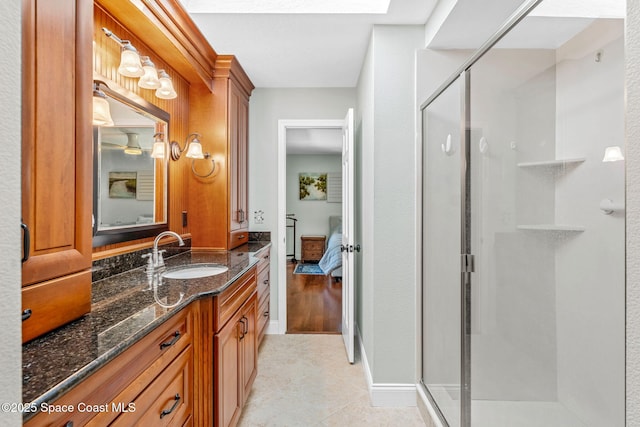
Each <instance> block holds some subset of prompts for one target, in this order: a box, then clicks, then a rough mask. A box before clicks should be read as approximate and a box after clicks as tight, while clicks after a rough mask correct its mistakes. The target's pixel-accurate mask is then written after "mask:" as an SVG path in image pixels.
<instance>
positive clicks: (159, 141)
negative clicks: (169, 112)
mask: <svg viewBox="0 0 640 427" xmlns="http://www.w3.org/2000/svg"><path fill="white" fill-rule="evenodd" d="M153 140H154V142H153V149H152V150H151V157H152V158H154V159H164V157H165V154H166V150H165V145H166V144H165V142H164V133H162V132H158V133H156V134H154V135H153Z"/></svg>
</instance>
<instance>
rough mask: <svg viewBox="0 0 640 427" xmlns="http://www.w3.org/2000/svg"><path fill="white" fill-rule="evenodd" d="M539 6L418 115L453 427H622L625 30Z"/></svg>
mask: <svg viewBox="0 0 640 427" xmlns="http://www.w3.org/2000/svg"><path fill="white" fill-rule="evenodd" d="M578 3H580V2H577V3H576V5H577V4H578ZM542 4H544V2H542ZM536 5H537V2H535V1H533V2H529V3H528V5H527V8H525V9H522V11H521V12H519V14H518V15H517V16H516V17H515V18H514V19H513V20H512V21H511V22H510V23H508V25H505V27H504V29H503V30H501V31H500V32H499V33H497V34H496V36H494V38H492V39H491V40H489V41H488V42H487V43H486V44H485V45H484V47H483V48H482V49H481V50H479V51H477V52H476V53H474V54H473V55H472V56H471V57H470V59H469V60H468V61H467V62H466V63H465V64H463V65H462V66H461V67H460V68H459V70H458V71H456V72H455V73H454V75H453V76H452V77H451V78H450V79H449V81H450V82H451V83H450V84H449V85H447V83H446V82H445V83H444V84H443V85H442V86H441V88H440V89H439V90H437V91H436V92H435V93H434V95H432V97H431V98H429V99H428V100H427V101H426V102H425V103H424V104H423V106H422V121H423V125H422V128H423V143H422V253H421V256H422V316H423V317H422V337H423V338H422V339H423V341H422V382H423V384H424V388H425V391H426V395H427V397H428V398H429V400H430V403H431V406H433V407H434V410H435V411H436V412H439V414H438V415H439V417H440V419H441V420H442V421H443V424H445V425H448V426H456V427H538V426H544V427H565V426H571V427H600V426H607V427H609V426H611V427H623V426H624V425H625V371H624V369H625V285H626V283H625V214H624V199H625V192H624V191H625V182H624V174H625V170H624V158H623V157H622V156H617V157H614V158H610V157H608V155H606V154H605V153H608V152H609V151H610V149H611V148H614V147H615V146H617V147H616V148H620V147H621V146H623V145H624V117H625V110H624V91H625V88H624V64H625V60H624V52H625V44H624V20H622V19H611V18H610V17H609V16H610V12H607V13H606V14H605V16H607V19H594V17H592V16H591V17H589V18H588V19H587V18H585V17H584V16H582V14H581V13H582V12H581V13H578V12H576V14H575V16H571V13H572V12H571V11H565V12H564V15H563V16H562V17H553V16H552V17H550V16H546V15H547V14H548V13H550V12H549V11H548V10H547V11H546V12H544V11H543V12H541V13H540V14H538V15H535V14H534V15H533V16H531V17H529V16H525V15H526V14H528V13H529V12H530V11H531V10H533V9H530V8H533V7H536ZM574 6H575V5H574ZM570 12H571V13H570ZM530 18H531V19H530ZM560 35H561V36H562V37H560ZM551 36H557V39H553V40H551V39H552V37H551ZM543 42H544V43H543ZM439 54H440V55H445V54H444V53H442V52H439ZM430 65H431V64H430ZM443 88H446V89H443Z"/></svg>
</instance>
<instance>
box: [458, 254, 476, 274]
mask: <svg viewBox="0 0 640 427" xmlns="http://www.w3.org/2000/svg"><path fill="white" fill-rule="evenodd" d="M460 264H461V265H460V270H461V271H462V272H463V273H473V272H475V257H474V256H473V255H471V254H462V255H460Z"/></svg>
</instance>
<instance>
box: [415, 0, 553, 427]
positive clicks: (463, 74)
mask: <svg viewBox="0 0 640 427" xmlns="http://www.w3.org/2000/svg"><path fill="white" fill-rule="evenodd" d="M543 1H544V0H528V1H526V2H524V3H523V4H522V5H521V6H520V7H519V8H518V9H517V10H516V11H515V12H514V13H513V14H512V15H511V16H510V17H509V18H508V19H507V20H506V22H505V23H504V24H503V25H502V26H501V27H500V28H499V29H498V30H497V31H496V32H495V33H494V34H493V36H491V37H490V38H489V39H488V40H487V41H486V42H485V43H484V44H483V45H482V46H480V48H478V50H476V51H475V52H474V53H473V54H472V55H471V57H470V58H469V59H468V60H467V61H466V62H464V63H463V64H462V65H461V66H460V67H459V68H458V69H457V70H456V71H455V72H454V73H453V74H451V76H450V77H449V78H448V79H447V80H445V82H444V83H442V84H441V85H440V86H439V87H438V88H437V89H436V90H435V91H434V93H433V94H432V95H431V96H429V98H427V100H426V101H425V102H423V103H422V104H421V105H420V108H419V112H420V117H421V121H422V123H421V130H422V137H423V138H424V135H425V129H424V126H425V124H424V121H423V117H424V110H425V109H426V108H427V107H428V106H429V105H431V103H432V102H434V101H435V100H436V99H437V98H438V97H439V96H440V95H441V94H442V93H443V92H444V91H445V90H447V89H448V88H449V87H450V86H451V85H453V84H454V83H456V80H458V79H460V81H459V82H457V83H458V84H460V85H461V90H460V91H461V98H462V99H461V107H462V108H461V111H460V125H461V133H460V134H461V136H462V141H461V144H460V157H461V167H460V174H461V176H460V192H461V193H460V211H461V212H460V213H461V215H460V217H461V224H460V237H461V242H460V243H461V246H460V252H461V253H460V287H461V292H460V313H461V322H460V352H461V357H460V427H471V289H472V288H471V286H472V273H473V272H474V255H473V254H472V253H471V250H472V248H471V166H470V165H471V150H470V147H471V111H470V110H471V96H470V91H471V76H472V70H471V68H472V66H473V65H474V64H475V63H476V62H477V61H478V60H479V59H480V58H482V57H483V56H484V54H486V53H487V52H488V51H489V50H490V49H491V48H492V47H493V46H494V45H495V44H496V43H498V42H499V41H500V40H501V39H502V38H503V37H504V36H505V35H506V34H507V33H508V32H509V31H511V29H513V28H514V27H515V26H516V25H518V24H519V23H520V21H522V20H523V19H524V18H525V17H526V16H527V15H528V14H529V13H530V12H531V11H532V10H533V9H534V8H535V7H536V6H538V5H539V4H540V3H541V2H543ZM423 143H424V140H421V147H422V144H423ZM422 156H423V154H422V148H421V151H420V166H421V168H420V171H421V173H422V171H424V158H422ZM422 180H424V176H422V178H421V182H422ZM421 185H422V184H421ZM423 191H424V187H423V186H422V187H421V189H420V193H421V195H422V192H423ZM422 199H423V198H422ZM422 199H421V200H422ZM417 205H418V206H419V209H420V212H419V215H418V216H419V218H421V224H423V221H424V212H423V211H422V203H419V204H417ZM421 230H422V236H424V227H422V225H421ZM423 247H424V242H421V245H420V248H419V252H420V253H419V254H418V257H419V259H420V260H421V259H422V248H423ZM420 274H421V277H420V286H421V289H422V288H423V275H422V272H421V271H420ZM421 304H422V310H421V325H423V324H424V323H423V322H424V291H422V292H421ZM424 341H425V334H424V331H422V333H421V348H424V344H425V343H424ZM423 363H424V358H423V356H422V355H421V361H420V366H421V372H420V386H421V387H422V389H423V391H424V392H425V395H426V396H427V398H428V400H429V402H430V404H431V405H432V406H433V408H434V409H435V412H436V413H437V415H438V417H439V418H440V421H441V422H442V423H443V425H445V426H448V425H449V424H448V422H447V420H446V418H445V416H444V414H443V413H442V411H441V410H440V408H439V407H438V405H437V403H436V401H435V399H434V398H433V396H432V395H431V393H430V391H429V388H428V387H427V386H426V384H425V383H424V371H425V370H424V366H422V365H423Z"/></svg>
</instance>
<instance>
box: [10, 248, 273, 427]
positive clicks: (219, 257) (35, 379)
mask: <svg viewBox="0 0 640 427" xmlns="http://www.w3.org/2000/svg"><path fill="white" fill-rule="evenodd" d="M269 245H270V243H269V242H253V243H249V244H246V245H243V246H241V247H239V248H237V249H234V250H231V251H228V252H227V251H218V252H198V251H195V250H194V251H187V252H184V253H182V254H179V255H176V256H172V257H170V258H166V259H165V264H166V267H167V268H172V267H178V266H182V265H189V264H194V263H214V264H219V265H224V266H227V267H228V268H229V270H228V271H226V272H225V273H222V274H218V275H216V276H210V277H203V278H200V279H189V280H181V279H175V280H170V279H166V278H161V279H159V280H158V279H157V278H156V283H157V284H158V285H157V286H156V287H155V292H154V286H153V284H152V283H151V282H152V281H151V280H150V279H149V278H148V276H147V274H146V272H145V269H144V268H136V269H134V270H130V271H127V272H125V273H121V274H118V275H115V276H112V277H108V278H105V279H102V280H98V281H96V282H94V283H93V285H92V304H91V313H89V314H86V315H85V316H83V317H82V318H80V319H78V320H76V321H74V322H71V323H69V324H67V325H65V326H63V327H61V328H59V329H56V330H55V331H52V332H50V333H48V334H46V335H43V336H42V337H39V338H36V339H35V340H33V341H30V342H28V343H26V344H24V345H23V346H22V399H23V402H24V403H33V404H35V405H37V406H38V407H40V404H42V403H43V402H47V403H50V402H53V401H54V400H55V399H57V398H58V397H59V396H61V395H62V394H64V393H66V392H67V391H68V390H70V389H71V388H73V387H74V386H75V385H76V384H78V383H79V382H81V381H82V380H83V379H85V378H86V377H88V376H89V375H91V374H92V373H93V372H95V371H96V370H98V369H99V368H100V367H101V366H103V365H104V364H106V363H107V362H108V361H110V360H112V359H113V358H115V357H116V356H117V355H119V354H120V353H122V352H123V351H124V350H126V349H127V348H129V347H130V346H131V345H133V344H134V343H136V342H137V341H138V340H140V339H141V338H142V337H144V336H145V335H147V334H148V333H149V332H151V331H152V330H154V329H155V328H156V327H157V326H158V325H160V324H162V323H163V322H164V321H166V320H168V319H169V318H170V317H171V316H172V315H173V314H175V313H177V312H178V311H180V310H181V309H182V308H184V307H186V306H187V305H189V304H190V303H191V302H193V301H194V300H196V299H198V298H203V297H207V296H213V295H216V294H218V293H220V292H222V291H223V290H224V289H226V288H227V287H228V286H229V285H231V284H232V283H233V282H234V281H235V280H237V279H238V278H240V276H242V275H243V274H244V273H245V272H246V271H247V270H249V269H250V268H251V267H252V266H254V265H255V264H256V263H257V261H258V259H257V258H255V257H254V256H253V255H254V254H255V253H256V252H258V251H259V250H261V249H263V248H265V247H267V246H269ZM180 294H184V296H183V297H182V299H180ZM25 415H27V417H25V419H26V418H28V416H29V415H32V414H25Z"/></svg>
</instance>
